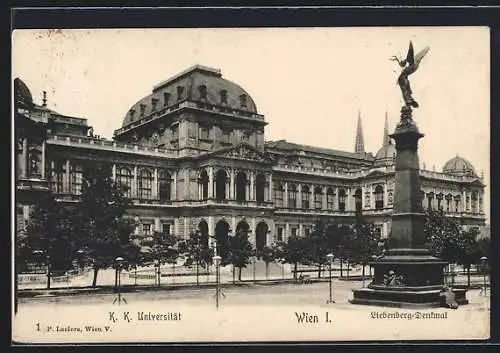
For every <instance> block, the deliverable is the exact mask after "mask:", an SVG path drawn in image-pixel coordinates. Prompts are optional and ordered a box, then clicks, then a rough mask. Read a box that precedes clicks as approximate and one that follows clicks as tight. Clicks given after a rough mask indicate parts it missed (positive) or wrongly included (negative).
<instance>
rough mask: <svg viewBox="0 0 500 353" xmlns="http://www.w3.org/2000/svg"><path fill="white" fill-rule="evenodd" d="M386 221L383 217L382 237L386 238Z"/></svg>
mask: <svg viewBox="0 0 500 353" xmlns="http://www.w3.org/2000/svg"><path fill="white" fill-rule="evenodd" d="M387 237H388V234H387V221H386V220H385V219H384V224H383V225H382V238H387Z"/></svg>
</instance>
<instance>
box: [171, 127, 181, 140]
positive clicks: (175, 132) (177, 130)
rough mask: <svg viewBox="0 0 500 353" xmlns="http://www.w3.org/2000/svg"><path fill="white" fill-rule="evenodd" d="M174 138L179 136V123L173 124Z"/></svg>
mask: <svg viewBox="0 0 500 353" xmlns="http://www.w3.org/2000/svg"><path fill="white" fill-rule="evenodd" d="M172 138H173V139H178V138H179V124H175V125H172Z"/></svg>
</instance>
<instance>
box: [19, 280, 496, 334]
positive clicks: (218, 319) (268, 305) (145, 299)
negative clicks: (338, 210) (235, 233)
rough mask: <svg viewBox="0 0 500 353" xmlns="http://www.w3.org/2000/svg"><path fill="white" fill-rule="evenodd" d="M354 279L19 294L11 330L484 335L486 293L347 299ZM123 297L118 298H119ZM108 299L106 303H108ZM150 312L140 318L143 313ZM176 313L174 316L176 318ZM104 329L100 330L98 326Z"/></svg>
mask: <svg viewBox="0 0 500 353" xmlns="http://www.w3.org/2000/svg"><path fill="white" fill-rule="evenodd" d="M361 286H362V283H361V281H340V280H338V279H334V280H333V292H332V297H333V299H334V301H335V303H327V300H328V299H329V294H330V292H329V283H328V282H318V283H311V284H291V283H285V284H278V285H265V284H259V283H256V284H253V282H249V283H247V285H245V286H227V287H223V288H222V294H220V295H219V296H218V297H217V298H218V299H219V300H218V303H219V307H218V308H216V296H215V294H216V290H215V288H204V289H201V290H200V289H191V288H185V289H184V290H160V291H142V292H130V293H122V294H121V295H120V301H119V302H118V295H117V294H116V293H108V294H98V293H93V294H87V295H78V296H49V297H36V298H20V299H19V306H18V312H17V314H16V315H15V316H14V317H13V337H14V338H15V339H17V340H18V341H22V342H31V343H37V342H38V343H40V342H43V343H97V342H98V343H118V342H120V343H124V342H130V343H132V342H142V343H146V342H148V343H152V342H164V343H165V342H167V343H168V342H176V343H182V342H185V343H188V342H243V341H244V342H264V341H266V342H269V341H290V342H297V341H360V340H362V341H370V340H383V341H401V340H449V339H468V340H470V339H486V338H488V337H489V327H490V326H489V322H490V300H489V292H488V293H487V294H488V295H482V294H480V291H479V290H470V291H468V292H467V297H468V299H469V302H470V304H468V305H464V306H460V307H459V308H458V309H456V310H451V309H445V308H434V309H419V310H412V309H398V308H385V307H376V306H364V305H352V304H350V303H349V301H348V300H349V299H350V298H352V289H356V288H360V287H361ZM124 300H125V301H126V302H125V301H124ZM113 303H114V304H113ZM145 317H147V318H150V319H149V320H145V319H144V318H145ZM176 318H177V319H176ZM106 328H107V329H106Z"/></svg>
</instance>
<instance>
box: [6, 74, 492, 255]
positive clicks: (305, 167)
mask: <svg viewBox="0 0 500 353" xmlns="http://www.w3.org/2000/svg"><path fill="white" fill-rule="evenodd" d="M14 86H15V95H16V115H15V118H16V120H15V126H16V139H17V160H16V161H17V163H16V172H17V174H16V207H17V215H18V229H19V230H22V228H23V226H24V222H25V220H27V219H28V217H29V210H30V207H31V206H30V205H32V204H33V203H34V200H36V196H37V194H39V193H40V192H52V193H54V194H55V195H56V196H57V198H58V199H59V200H61V201H63V202H78V198H79V194H80V192H81V185H82V166H81V164H82V161H87V160H94V161H96V162H97V161H107V162H109V163H111V164H112V166H113V169H112V170H113V178H114V179H115V180H116V181H118V182H120V183H121V184H123V185H124V186H126V187H127V191H126V195H127V196H128V197H130V198H131V199H132V200H133V207H131V208H130V209H129V210H128V215H127V216H128V217H132V218H134V219H135V220H136V222H137V228H136V232H137V233H138V234H139V235H143V236H144V237H148V236H150V235H151V234H152V232H153V231H160V232H163V233H169V234H175V235H176V236H179V237H186V236H188V235H189V234H190V233H191V232H193V231H196V230H199V231H201V232H202V233H204V234H208V235H210V236H215V238H218V237H225V236H230V235H231V234H234V232H236V231H238V230H239V229H245V230H247V231H249V235H250V239H251V242H252V243H253V244H255V245H256V247H257V248H261V247H262V246H264V245H265V244H271V243H272V242H273V241H286V239H287V238H288V237H289V236H292V235H300V236H303V235H307V234H308V233H309V232H311V230H312V229H313V226H314V224H315V223H316V222H317V221H318V220H321V219H325V220H326V219H332V218H336V219H343V220H346V221H352V220H354V217H355V215H356V213H357V212H361V213H362V214H363V215H364V217H365V218H366V219H367V220H368V221H370V222H373V223H374V224H375V225H376V228H377V231H378V232H380V233H381V235H382V236H384V237H387V236H388V235H389V233H390V229H391V212H392V202H393V193H394V158H395V153H396V151H395V146H394V144H393V143H392V141H391V140H390V138H389V133H388V126H387V117H386V124H385V127H384V128H383V134H382V127H381V147H380V149H379V150H378V151H377V153H376V154H375V155H373V154H372V153H367V152H365V148H364V142H363V132H362V122H361V117H360V116H358V127H357V131H356V137H355V148H354V151H353V152H349V151H340V150H334V149H328V148H322V147H314V146H306V145H301V144H296V143H293V142H288V141H286V140H279V141H266V139H265V127H266V125H267V124H268V122H267V121H266V120H265V119H264V115H262V114H260V113H259V112H258V110H257V106H256V103H255V102H254V100H253V99H252V97H251V96H250V95H249V94H248V93H247V92H246V91H245V90H244V89H243V88H242V87H240V86H239V85H237V84H236V83H233V82H231V81H228V80H226V79H225V78H223V77H222V73H221V71H220V70H217V69H213V68H209V67H205V66H199V65H197V66H194V67H191V68H189V69H187V70H185V71H183V72H181V73H179V74H178V75H175V76H173V77H171V78H170V79H168V80H166V81H164V82H161V83H159V84H158V85H156V86H154V87H153V88H152V91H151V93H150V94H149V95H147V96H146V97H144V98H141V99H139V100H138V101H137V103H135V104H134V105H133V106H132V107H130V109H128V111H127V113H126V115H125V116H124V118H123V124H122V126H121V127H119V128H118V129H117V130H116V131H115V132H114V136H113V139H112V140H109V139H104V138H101V137H98V136H94V135H93V133H92V128H91V127H90V126H89V125H88V124H87V120H86V119H82V118H78V117H70V116H64V115H62V114H59V113H57V112H54V111H52V110H50V109H48V108H47V104H46V98H45V96H44V99H43V103H42V105H37V104H35V103H34V102H33V98H32V96H31V93H30V91H29V89H28V88H27V87H26V85H25V84H24V83H23V82H22V81H21V80H20V79H16V80H15V84H14ZM420 176H421V180H422V190H421V192H422V203H423V206H424V208H426V209H428V208H432V209H443V210H444V211H445V212H446V214H447V215H449V216H450V217H456V218H458V219H459V220H460V222H461V224H462V225H463V226H464V227H478V228H479V230H480V231H483V230H484V227H485V213H484V210H483V198H484V187H485V185H484V183H483V177H482V176H479V175H477V173H476V171H475V169H474V167H473V165H472V164H471V163H470V162H469V161H467V160H466V159H464V158H462V157H459V156H455V157H453V158H451V159H450V160H449V161H447V162H446V163H445V164H444V167H443V169H442V172H437V171H429V170H425V169H423V170H421V172H420ZM210 239H211V240H210V241H211V242H212V241H213V239H214V238H210Z"/></svg>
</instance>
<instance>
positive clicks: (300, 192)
mask: <svg viewBox="0 0 500 353" xmlns="http://www.w3.org/2000/svg"><path fill="white" fill-rule="evenodd" d="M297 188H298V190H297V208H302V184H298V185H297Z"/></svg>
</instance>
